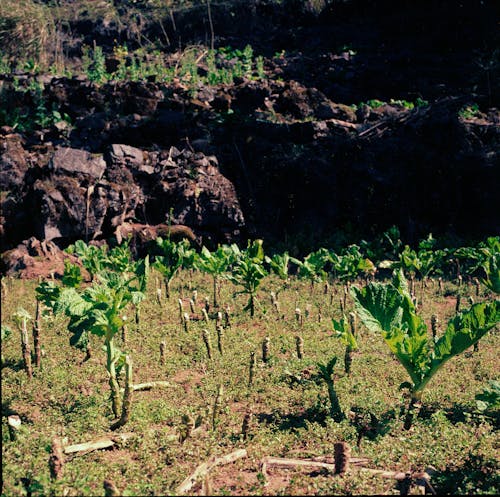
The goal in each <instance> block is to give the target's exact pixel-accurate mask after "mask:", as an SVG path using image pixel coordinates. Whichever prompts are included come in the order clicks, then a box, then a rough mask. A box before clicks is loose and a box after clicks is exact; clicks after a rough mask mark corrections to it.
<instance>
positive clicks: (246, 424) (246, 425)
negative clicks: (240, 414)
mask: <svg viewBox="0 0 500 497" xmlns="http://www.w3.org/2000/svg"><path fill="white" fill-rule="evenodd" d="M251 421H252V413H251V412H247V413H246V414H245V416H244V418H243V423H242V425H241V435H242V437H243V440H246V439H247V438H248V433H249V432H250V424H251Z"/></svg>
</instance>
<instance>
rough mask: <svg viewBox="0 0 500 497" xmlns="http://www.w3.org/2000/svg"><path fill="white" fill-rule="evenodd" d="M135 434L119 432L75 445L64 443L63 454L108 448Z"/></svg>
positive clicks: (86, 452) (125, 440)
mask: <svg viewBox="0 0 500 497" xmlns="http://www.w3.org/2000/svg"><path fill="white" fill-rule="evenodd" d="M134 436H136V435H135V434H134V433H120V434H118V435H112V436H110V437H101V438H97V439H95V440H92V441H90V442H84V443H81V444H75V445H65V446H64V454H76V453H78V452H83V453H85V454H88V453H89V452H92V451H94V450H100V449H109V448H110V447H113V446H115V445H119V444H121V443H124V442H127V441H128V440H130V439H131V438H133V437H134Z"/></svg>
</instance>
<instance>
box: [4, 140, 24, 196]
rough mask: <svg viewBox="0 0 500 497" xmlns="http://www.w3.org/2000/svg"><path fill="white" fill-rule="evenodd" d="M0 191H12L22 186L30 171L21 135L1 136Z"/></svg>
mask: <svg viewBox="0 0 500 497" xmlns="http://www.w3.org/2000/svg"><path fill="white" fill-rule="evenodd" d="M0 154H1V155H0V189H1V190H3V191H9V190H12V189H13V188H14V187H19V186H21V185H22V183H23V180H24V175H25V174H26V171H27V170H28V163H27V160H26V152H25V150H24V148H23V139H22V137H21V136H20V135H17V134H13V133H8V134H7V135H6V136H0Z"/></svg>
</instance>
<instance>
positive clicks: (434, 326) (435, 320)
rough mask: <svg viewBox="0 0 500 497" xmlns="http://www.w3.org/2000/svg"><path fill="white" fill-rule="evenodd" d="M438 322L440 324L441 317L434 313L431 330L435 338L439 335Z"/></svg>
mask: <svg viewBox="0 0 500 497" xmlns="http://www.w3.org/2000/svg"><path fill="white" fill-rule="evenodd" d="M438 324H439V319H438V317H437V316H436V315H435V314H433V315H432V316H431V330H432V338H434V340H435V339H436V337H437V332H438Z"/></svg>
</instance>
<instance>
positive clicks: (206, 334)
mask: <svg viewBox="0 0 500 497" xmlns="http://www.w3.org/2000/svg"><path fill="white" fill-rule="evenodd" d="M202 336H203V343H204V344H205V348H206V349H207V355H208V358H209V359H212V344H211V343H210V333H209V331H208V330H207V329H206V328H204V329H203V331H202Z"/></svg>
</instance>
